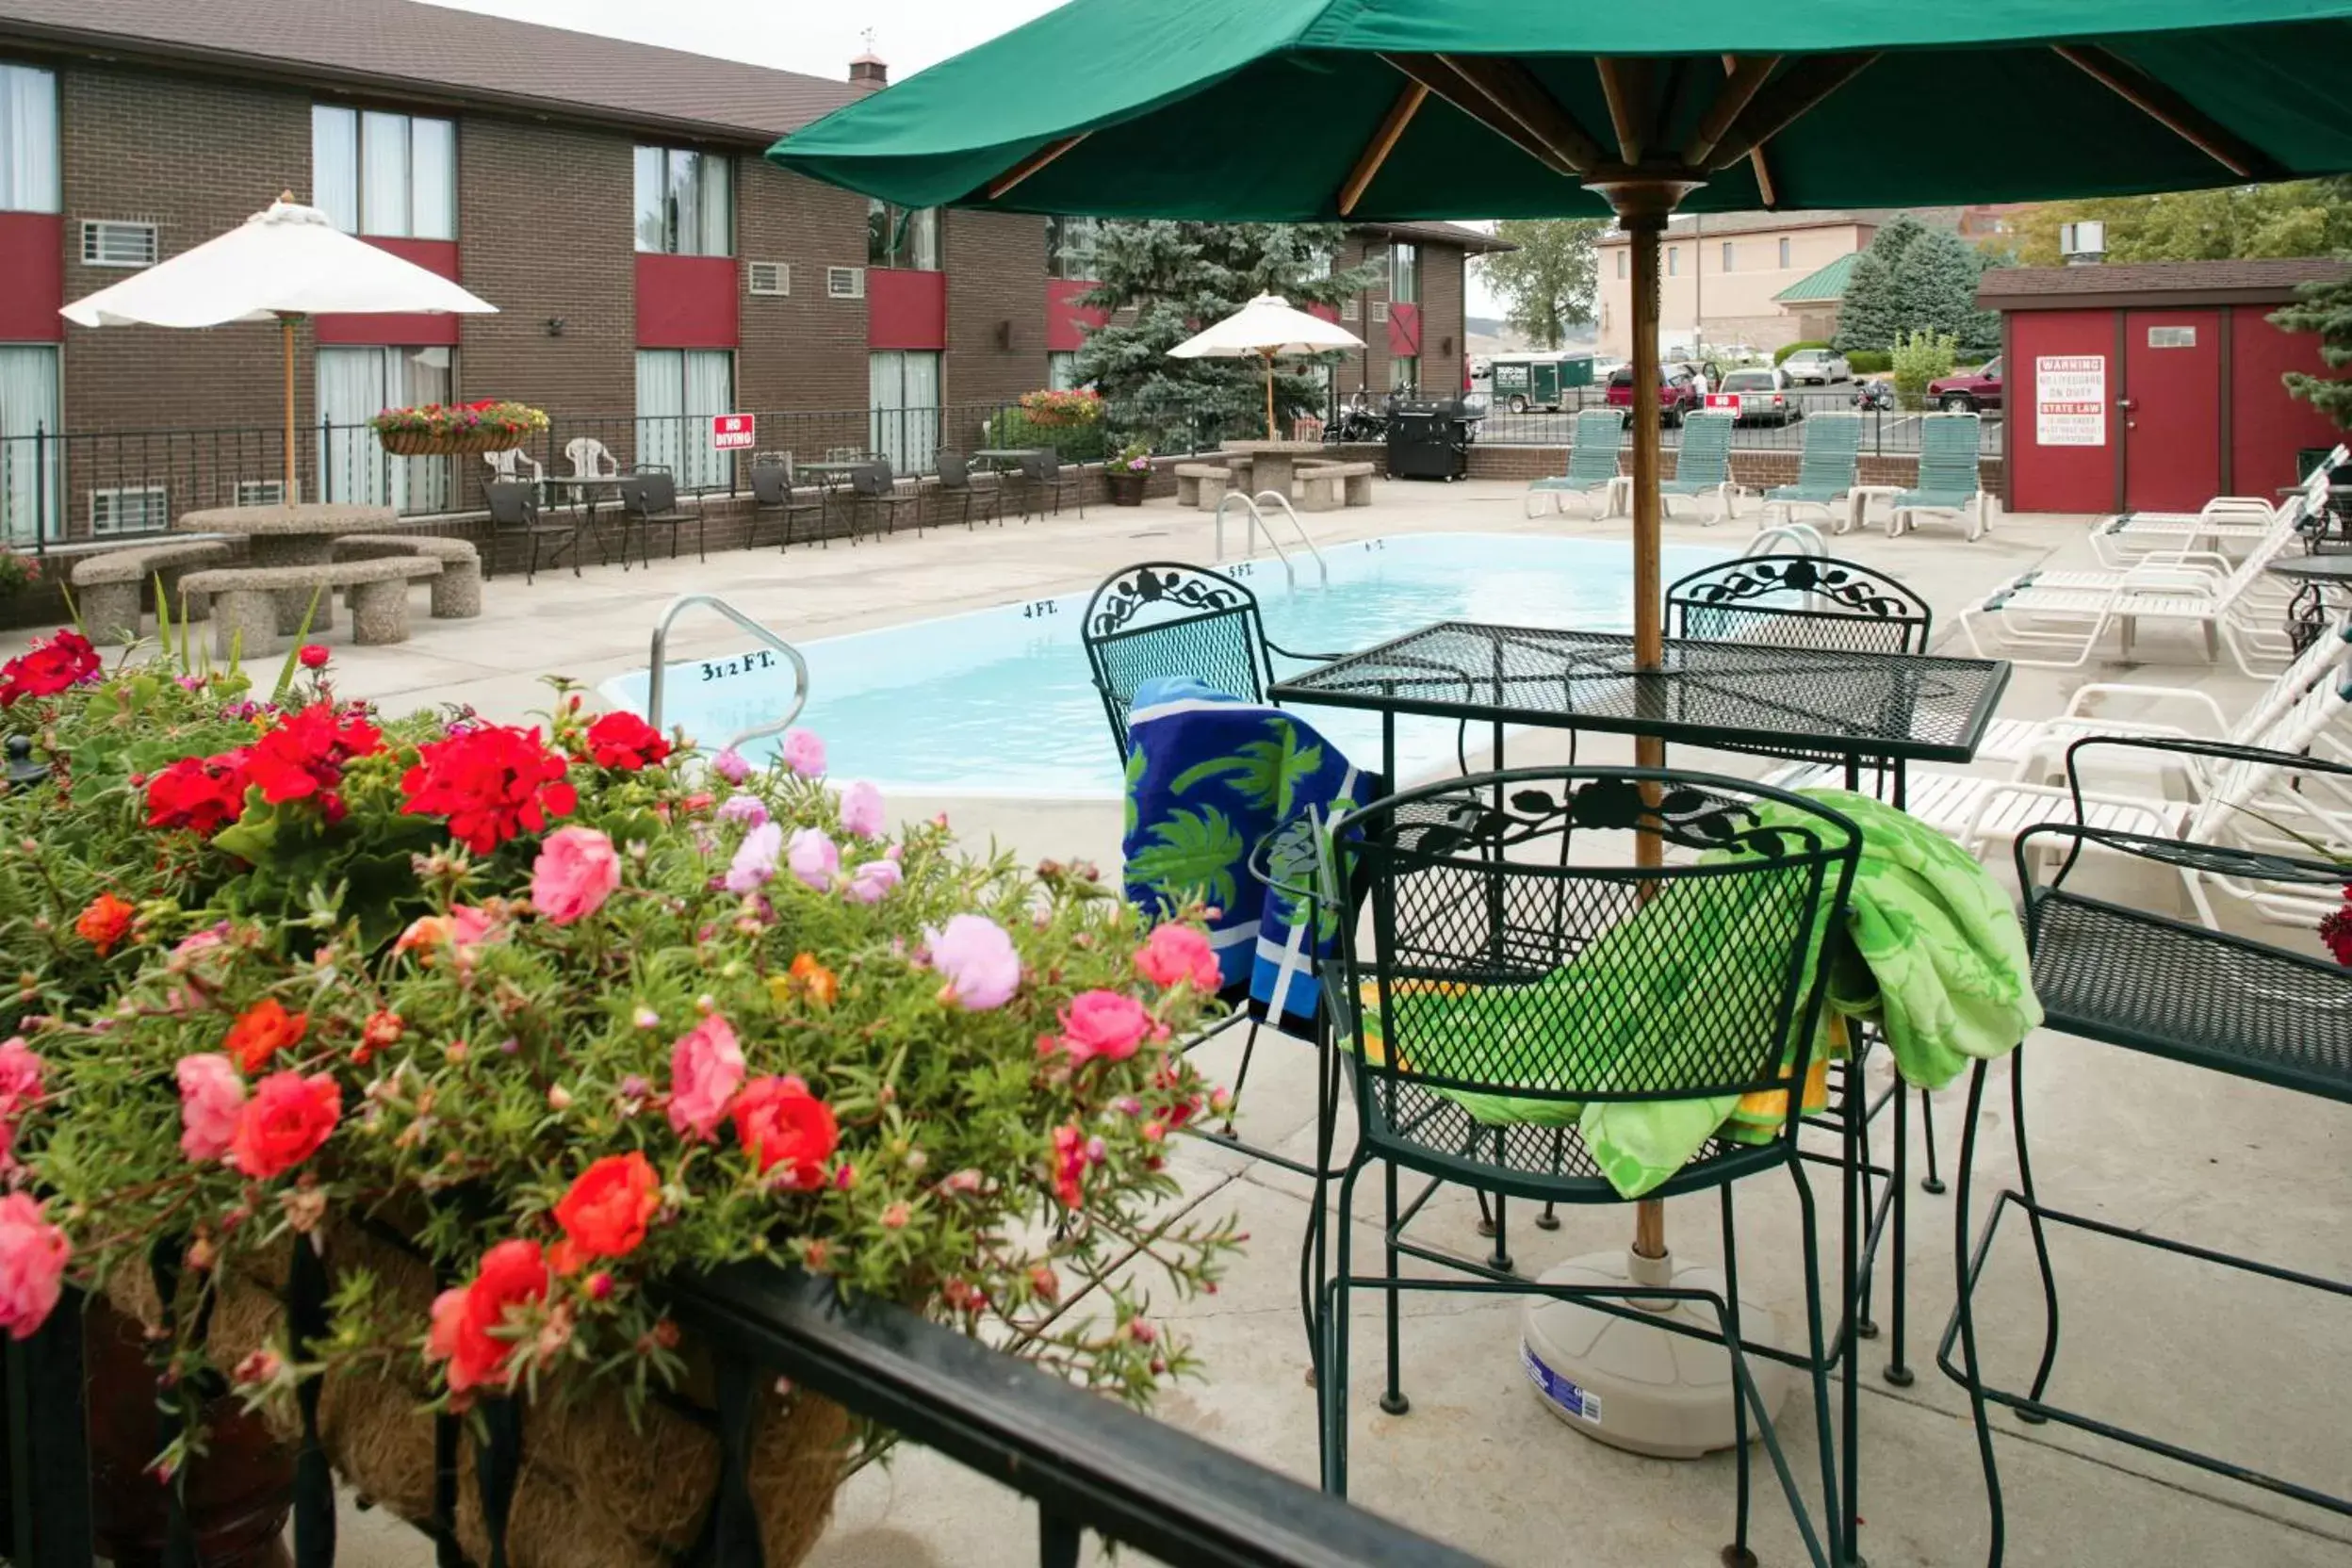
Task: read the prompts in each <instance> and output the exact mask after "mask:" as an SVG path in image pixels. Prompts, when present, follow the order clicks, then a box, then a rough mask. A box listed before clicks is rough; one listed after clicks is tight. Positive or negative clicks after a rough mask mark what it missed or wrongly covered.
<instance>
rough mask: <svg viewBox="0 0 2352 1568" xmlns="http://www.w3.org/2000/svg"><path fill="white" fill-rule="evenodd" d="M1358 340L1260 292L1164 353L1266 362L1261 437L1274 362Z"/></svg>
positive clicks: (1269, 418)
mask: <svg viewBox="0 0 2352 1568" xmlns="http://www.w3.org/2000/svg"><path fill="white" fill-rule="evenodd" d="M1363 347H1364V339H1363V338H1361V337H1358V336H1357V335H1355V334H1354V333H1351V332H1349V331H1348V329H1347V328H1345V327H1343V326H1341V325H1339V323H1337V322H1336V321H1326V320H1325V319H1323V318H1321V317H1320V316H1311V315H1309V314H1308V313H1307V312H1305V311H1303V310H1297V309H1294V308H1292V306H1291V303H1290V302H1289V301H1288V300H1285V299H1283V298H1282V296H1281V295H1279V294H1261V295H1259V296H1258V297H1257V298H1256V299H1254V300H1252V301H1250V302H1249V303H1248V304H1246V305H1244V306H1242V307H1241V308H1240V309H1239V310H1237V311H1235V312H1233V314H1232V315H1231V316H1228V317H1227V318H1225V319H1223V320H1222V321H1219V322H1217V324H1216V325H1215V326H1213V327H1210V328H1209V329H1208V330H1206V331H1205V332H1201V333H1197V334H1195V335H1192V336H1190V337H1187V338H1185V339H1184V341H1183V342H1182V343H1179V344H1177V345H1176V346H1175V347H1174V348H1172V349H1170V350H1168V357H1169V358H1171V359H1242V358H1247V357H1249V356H1251V355H1255V356H1256V357H1258V358H1260V359H1263V360H1264V361H1266V439H1267V440H1268V441H1271V440H1273V439H1275V435H1274V361H1275V360H1276V359H1277V358H1280V357H1282V356H1283V355H1288V354H1320V353H1329V352H1331V351H1333V350H1335V349H1361V348H1363Z"/></svg>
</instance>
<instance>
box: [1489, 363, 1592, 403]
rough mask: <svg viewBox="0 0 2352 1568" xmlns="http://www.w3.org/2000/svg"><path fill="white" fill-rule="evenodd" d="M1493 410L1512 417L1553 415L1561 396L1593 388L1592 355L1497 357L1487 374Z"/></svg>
mask: <svg viewBox="0 0 2352 1568" xmlns="http://www.w3.org/2000/svg"><path fill="white" fill-rule="evenodd" d="M1489 376H1490V384H1491V386H1492V394H1491V397H1492V406H1494V407H1495V408H1498V409H1503V408H1507V409H1509V410H1511V413H1513V414H1525V413H1527V411H1528V410H1529V409H1533V408H1541V409H1544V410H1546V411H1554V410H1557V409H1559V408H1560V404H1561V402H1562V400H1563V399H1562V394H1563V393H1565V392H1567V391H1569V390H1570V389H1572V388H1575V387H1578V386H1590V385H1592V384H1593V356H1592V355H1591V354H1569V353H1557V354H1511V355H1503V354H1497V355H1495V360H1494V363H1493V365H1492V367H1491V368H1490V371H1489Z"/></svg>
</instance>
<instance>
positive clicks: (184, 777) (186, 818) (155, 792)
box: [147, 750, 250, 839]
mask: <svg viewBox="0 0 2352 1568" xmlns="http://www.w3.org/2000/svg"><path fill="white" fill-rule="evenodd" d="M245 761H246V753H245V752H244V751H242V750H237V751H229V752H223V753H221V755H220V756H218V757H183V758H181V759H180V760H178V761H176V762H174V763H172V765H171V766H170V767H168V768H166V769H164V770H163V771H162V772H161V773H159V774H157V775H155V776H154V777H153V778H151V779H149V780H148V781H147V825H148V826H150V827H155V828H174V827H186V828H190V829H193V830H194V831H195V832H198V833H201V834H203V835H204V837H205V838H207V839H209V838H211V837H212V836H213V835H214V834H215V833H218V832H220V831H221V829H222V828H223V827H226V826H227V825H229V824H231V823H233V822H235V821H236V820H237V818H239V817H241V816H243V815H244V814H245V786H246V785H247V783H249V782H250V780H249V779H248V778H247V777H246V774H245Z"/></svg>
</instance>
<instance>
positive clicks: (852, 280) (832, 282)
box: [825, 267, 866, 300]
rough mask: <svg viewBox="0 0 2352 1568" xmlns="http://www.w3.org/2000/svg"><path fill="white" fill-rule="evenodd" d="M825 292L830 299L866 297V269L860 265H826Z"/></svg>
mask: <svg viewBox="0 0 2352 1568" xmlns="http://www.w3.org/2000/svg"><path fill="white" fill-rule="evenodd" d="M825 297H826V298H827V299H831V300H862V299H864V298H865V297H866V270H865V269H864V268H862V267H828V268H826V269H825Z"/></svg>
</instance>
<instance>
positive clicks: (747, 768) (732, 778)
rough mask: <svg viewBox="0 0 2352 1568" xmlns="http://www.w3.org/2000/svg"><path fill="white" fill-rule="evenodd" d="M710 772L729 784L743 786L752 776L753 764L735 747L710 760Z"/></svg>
mask: <svg viewBox="0 0 2352 1568" xmlns="http://www.w3.org/2000/svg"><path fill="white" fill-rule="evenodd" d="M711 772H712V773H715V774H717V775H718V776H720V777H721V778H724V779H726V780H727V782H728V783H729V784H741V783H742V782H743V780H744V779H746V778H749V777H750V776H751V763H750V761H749V760H746V759H745V758H744V756H743V753H742V752H740V751H737V750H736V749H735V748H734V747H733V746H729V747H727V749H726V750H725V751H722V752H720V753H719V754H718V755H717V756H716V757H713V758H711Z"/></svg>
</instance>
